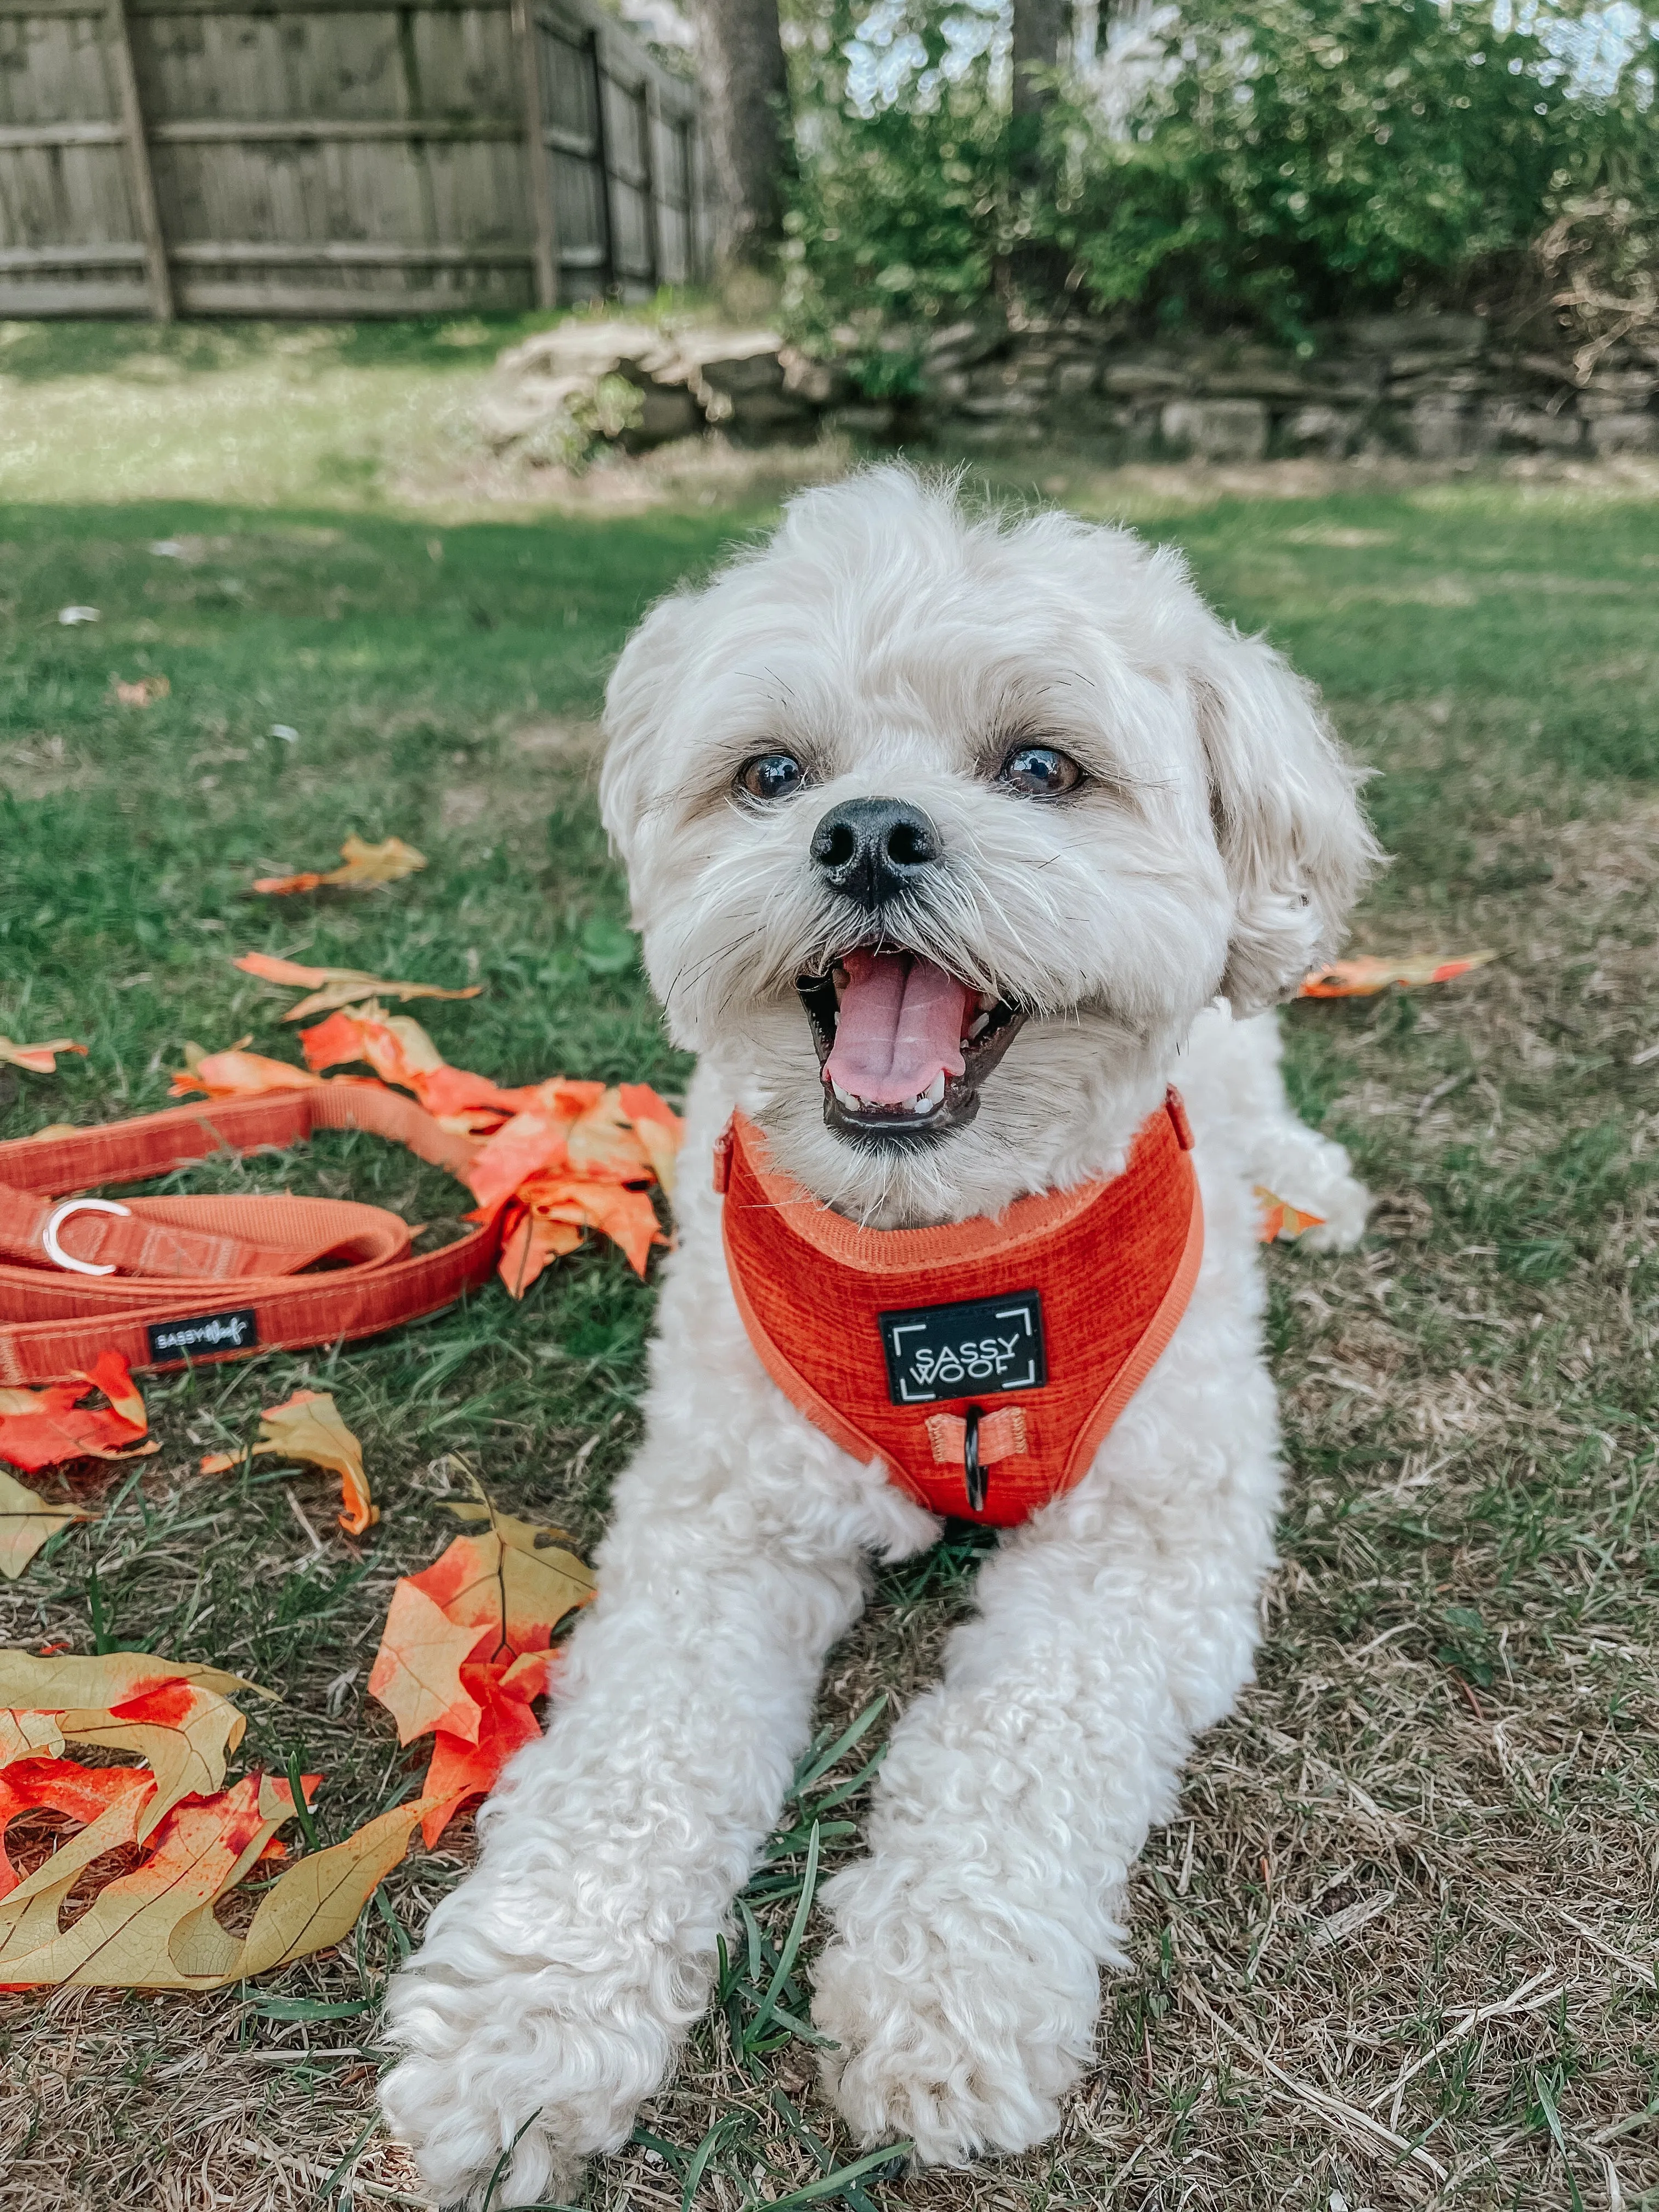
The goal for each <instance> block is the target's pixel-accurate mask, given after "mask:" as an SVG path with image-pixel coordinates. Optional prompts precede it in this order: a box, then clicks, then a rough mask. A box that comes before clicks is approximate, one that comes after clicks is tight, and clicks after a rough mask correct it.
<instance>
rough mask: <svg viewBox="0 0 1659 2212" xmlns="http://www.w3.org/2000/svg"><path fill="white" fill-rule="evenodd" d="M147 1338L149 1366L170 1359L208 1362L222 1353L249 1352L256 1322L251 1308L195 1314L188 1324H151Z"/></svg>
mask: <svg viewBox="0 0 1659 2212" xmlns="http://www.w3.org/2000/svg"><path fill="white" fill-rule="evenodd" d="M146 1334H148V1336H149V1357H150V1364H151V1365H152V1366H155V1367H161V1366H165V1365H166V1364H167V1362H168V1361H169V1360H173V1359H208V1358H213V1357H214V1356H215V1355H216V1354H217V1353H220V1352H252V1349H253V1347H254V1346H255V1345H257V1344H258V1341H259V1319H258V1315H257V1314H256V1313H255V1312H254V1310H253V1308H252V1306H241V1307H239V1308H238V1310H236V1311H235V1312H234V1313H216V1314H197V1315H194V1316H191V1319H190V1320H189V1321H155V1322H151V1323H150V1324H149V1329H148V1330H147V1332H146Z"/></svg>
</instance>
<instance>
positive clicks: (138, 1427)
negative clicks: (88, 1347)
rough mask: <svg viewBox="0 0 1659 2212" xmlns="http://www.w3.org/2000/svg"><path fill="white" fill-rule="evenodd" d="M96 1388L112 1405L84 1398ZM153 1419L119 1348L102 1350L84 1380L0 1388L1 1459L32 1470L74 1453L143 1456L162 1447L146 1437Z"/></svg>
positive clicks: (80, 1456)
mask: <svg viewBox="0 0 1659 2212" xmlns="http://www.w3.org/2000/svg"><path fill="white" fill-rule="evenodd" d="M94 1390H101V1391H102V1392H103V1393H104V1395H105V1396H106V1398H107V1399H108V1400H109V1404H108V1405H107V1406H106V1407H93V1406H83V1405H82V1404H81V1403H80V1402H79V1401H81V1400H82V1399H83V1398H85V1397H87V1396H88V1395H90V1394H91V1392H92V1391H94ZM148 1428H149V1418H148V1416H147V1415H146V1413H145V1412H144V1401H143V1398H142V1397H141V1396H140V1395H139V1394H138V1390H137V1386H136V1385H135V1384H134V1383H133V1380H132V1377H131V1375H130V1374H129V1373H128V1372H127V1364H126V1361H125V1359H124V1358H122V1357H121V1355H120V1353H119V1352H100V1355H99V1357H98V1360H97V1362H96V1364H95V1365H94V1368H93V1370H92V1371H91V1373H90V1374H87V1375H82V1377H81V1379H80V1381H79V1382H78V1383H52V1384H50V1385H49V1386H48V1387H47V1388H46V1389H41V1390H26V1389H8V1390H3V1391H0V1459H3V1460H8V1461H9V1462H10V1463H11V1465H12V1466H13V1467H17V1468H22V1470H23V1472H24V1473H25V1474H34V1473H35V1472H36V1471H37V1470H38V1469H39V1468H43V1467H58V1466H59V1465H61V1464H62V1462H64V1460H70V1459H143V1458H144V1457H146V1456H147V1455H149V1453H151V1452H155V1451H159V1450H160V1449H161V1446H160V1445H159V1444H158V1443H155V1442H154V1441H153V1440H151V1441H148V1442H147V1441H144V1437H145V1431H147V1429H148ZM25 1494H26V1495H27V1493H25Z"/></svg>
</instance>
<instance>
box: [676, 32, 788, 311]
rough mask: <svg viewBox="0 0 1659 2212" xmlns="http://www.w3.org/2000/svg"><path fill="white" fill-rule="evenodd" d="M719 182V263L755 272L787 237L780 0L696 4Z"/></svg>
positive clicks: (716, 238) (716, 248)
mask: <svg viewBox="0 0 1659 2212" xmlns="http://www.w3.org/2000/svg"><path fill="white" fill-rule="evenodd" d="M691 13H692V17H693V20H694V21H695V22H696V27H697V58H698V61H699V64H700V65H701V69H702V82H703V89H704V93H705V94H706V106H705V110H704V112H705V114H706V116H707V118H708V150H709V157H710V164H711V167H712V168H713V170H714V258H715V262H716V264H717V266H718V267H720V268H721V269H726V268H730V267H732V266H733V265H734V264H735V265H738V266H747V267H750V268H752V267H754V266H755V265H756V264H758V263H761V262H763V261H764V259H765V258H766V256H767V253H768V251H769V248H771V247H772V246H775V244H776V242H777V240H779V238H780V237H781V235H782V216H783V207H782V189H781V187H782V176H783V165H784V161H785V158H786V149H785V139H784V130H783V118H784V115H785V112H786V110H787V100H788V91H789V85H788V76H787V70H786V69H785V66H784V59H783V41H782V40H781V37H780V36H779V34H778V0H693V4H692V9H691Z"/></svg>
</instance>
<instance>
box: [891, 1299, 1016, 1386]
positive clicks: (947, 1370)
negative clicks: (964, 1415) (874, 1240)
mask: <svg viewBox="0 0 1659 2212" xmlns="http://www.w3.org/2000/svg"><path fill="white" fill-rule="evenodd" d="M880 1321H881V1343H882V1349H883V1351H884V1352H885V1353H886V1354H887V1395H888V1396H889V1397H890V1399H891V1400H892V1401H893V1403H894V1404H895V1405H896V1406H929V1405H933V1403H935V1401H938V1400H939V1399H940V1398H969V1397H979V1396H983V1395H987V1394H988V1393H990V1392H991V1391H994V1390H1035V1389H1040V1388H1041V1386H1042V1384H1043V1383H1046V1382H1047V1381H1048V1366H1047V1364H1046V1362H1045V1359H1044V1357H1043V1347H1042V1299H1041V1298H1040V1297H1038V1296H1037V1293H1036V1291H1011V1292H1010V1293H1009V1294H1008V1296H1007V1297H1000V1298H968V1299H964V1300H963V1303H962V1304H960V1305H954V1306H913V1307H912V1308H911V1309H910V1310H909V1311H908V1312H907V1313H884V1314H883V1315H881V1316H880Z"/></svg>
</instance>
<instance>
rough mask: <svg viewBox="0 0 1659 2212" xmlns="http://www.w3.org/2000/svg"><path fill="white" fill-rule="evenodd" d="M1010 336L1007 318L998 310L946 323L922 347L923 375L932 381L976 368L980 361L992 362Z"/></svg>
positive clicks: (988, 310)
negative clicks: (958, 371)
mask: <svg viewBox="0 0 1659 2212" xmlns="http://www.w3.org/2000/svg"><path fill="white" fill-rule="evenodd" d="M1009 335H1010V333H1009V330H1008V322H1007V318H1006V316H1005V315H1003V314H1002V313H1000V311H999V310H996V309H987V311H986V312H985V313H981V314H977V315H969V316H965V317H963V319H962V320H961V321H960V322H955V323H947V324H946V325H945V327H944V328H943V329H942V330H936V331H933V333H932V335H931V336H930V337H928V338H927V341H926V343H924V345H923V346H922V349H921V373H922V375H923V377H924V379H926V380H932V379H933V378H934V377H936V376H948V375H950V374H952V373H953V372H955V371H957V370H960V369H964V368H977V367H978V366H979V364H980V362H982V361H990V360H991V359H992V358H993V357H994V356H995V355H997V354H999V353H1000V352H1001V351H1002V350H1003V349H1004V348H1005V347H1006V345H1007V343H1008V341H1009Z"/></svg>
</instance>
